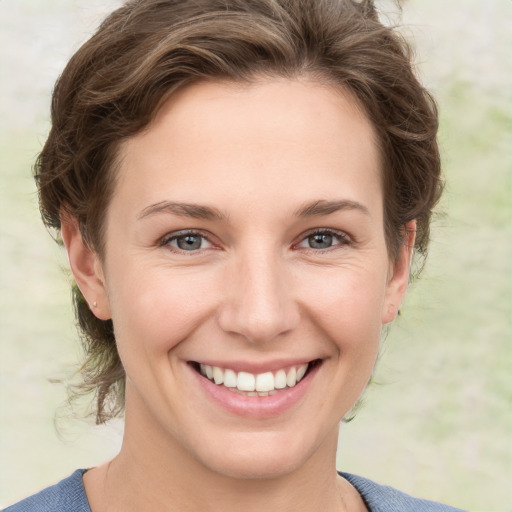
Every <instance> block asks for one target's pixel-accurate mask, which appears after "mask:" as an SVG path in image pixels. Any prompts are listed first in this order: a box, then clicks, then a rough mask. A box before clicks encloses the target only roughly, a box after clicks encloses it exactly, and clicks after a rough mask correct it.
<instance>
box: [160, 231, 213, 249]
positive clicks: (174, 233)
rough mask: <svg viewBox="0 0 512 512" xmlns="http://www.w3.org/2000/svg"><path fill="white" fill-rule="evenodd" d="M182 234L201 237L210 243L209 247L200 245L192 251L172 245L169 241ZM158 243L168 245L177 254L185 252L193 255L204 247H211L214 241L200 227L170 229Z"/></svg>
mask: <svg viewBox="0 0 512 512" xmlns="http://www.w3.org/2000/svg"><path fill="white" fill-rule="evenodd" d="M182 236H198V237H201V238H203V239H204V240H206V241H207V242H208V243H209V244H210V247H202V248H201V249H197V250H194V251H186V250H183V249H180V248H179V247H174V246H172V245H171V244H170V242H172V241H173V240H176V239H178V238H180V237H182ZM158 245H159V246H161V247H168V248H170V250H171V251H173V252H176V253H179V254H185V253H187V254H188V255H193V254H194V253H195V254H198V253H200V252H202V251H204V250H206V249H211V248H212V247H213V246H214V243H213V242H212V240H211V235H209V234H208V233H205V232H204V231H202V230H200V229H181V230H179V231H171V232H170V233H167V234H166V235H164V236H163V237H162V238H161V239H160V241H159V244H158Z"/></svg>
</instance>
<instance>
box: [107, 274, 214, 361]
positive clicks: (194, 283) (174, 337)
mask: <svg viewBox="0 0 512 512" xmlns="http://www.w3.org/2000/svg"><path fill="white" fill-rule="evenodd" d="M132 276H134V277H133V278H132V279H131V280H130V283H129V285H128V284H125V285H121V286H117V287H115V292H116V293H115V295H114V296H113V297H112V299H111V309H112V318H113V322H114V329H115V333H116V339H117V342H118V346H119V350H120V353H122V356H129V355H130V354H129V353H128V348H129V349H130V351H131V352H140V351H144V352H146V353H148V354H149V353H155V354H158V353H167V352H168V351H169V350H171V349H173V348H174V347H175V346H176V345H178V344H179V343H180V342H181V341H183V340H184V339H186V338H187V337H188V336H190V334H191V333H193V332H194V330H195V329H197V328H198V327H199V326H200V325H201V324H202V323H203V322H204V320H205V318H206V317H207V316H208V315H209V313H210V311H211V309H212V300H211V296H212V293H213V290H212V289H211V288H212V287H210V286H209V285H208V283H209V282H210V280H209V279H208V278H207V276H205V275H204V273H203V274H202V275H200V274H196V275H186V276H183V275H179V274H178V275H176V274H171V273H170V272H165V271H163V272H162V271H157V272H143V271H139V272H138V273H136V274H132ZM124 281H125V282H126V278H125V279H124Z"/></svg>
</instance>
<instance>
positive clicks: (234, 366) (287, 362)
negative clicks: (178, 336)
mask: <svg viewBox="0 0 512 512" xmlns="http://www.w3.org/2000/svg"><path fill="white" fill-rule="evenodd" d="M319 359H320V358H315V357H312V358H302V357H301V358H290V359H274V360H271V361H257V362H255V361H252V362H251V361H240V360H230V361H225V360H222V361H221V360H219V359H201V360H199V359H197V360H190V361H189V363H198V364H206V365H209V366H218V367H219V368H222V369H223V370H227V369H229V370H233V371H235V372H248V373H253V374H259V373H265V372H275V371H277V370H281V369H282V368H288V367H291V366H302V365H303V364H308V363H311V362H313V361H317V360H319Z"/></svg>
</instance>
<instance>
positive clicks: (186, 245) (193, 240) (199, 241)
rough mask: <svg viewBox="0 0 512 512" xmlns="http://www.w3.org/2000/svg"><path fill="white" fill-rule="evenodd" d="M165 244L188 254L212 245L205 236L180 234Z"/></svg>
mask: <svg viewBox="0 0 512 512" xmlns="http://www.w3.org/2000/svg"><path fill="white" fill-rule="evenodd" d="M165 244H166V245H170V246H171V247H173V248H175V249H179V250H180V251H187V252H193V251H198V250H200V249H206V248H209V247H211V245H212V244H211V243H210V242H209V241H208V239H207V238H206V237H205V236H203V235H201V234H199V233H181V234H179V233H178V234H175V235H174V236H171V237H170V238H168V239H167V241H166V242H165Z"/></svg>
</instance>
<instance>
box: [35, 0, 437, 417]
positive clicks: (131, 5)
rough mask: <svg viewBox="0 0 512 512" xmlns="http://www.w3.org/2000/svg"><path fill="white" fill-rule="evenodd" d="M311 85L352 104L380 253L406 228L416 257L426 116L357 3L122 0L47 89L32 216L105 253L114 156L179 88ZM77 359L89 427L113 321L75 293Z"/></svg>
mask: <svg viewBox="0 0 512 512" xmlns="http://www.w3.org/2000/svg"><path fill="white" fill-rule="evenodd" d="M265 75H272V76H280V77H289V78H293V77H298V76H306V75H307V76H310V77H313V78H314V79H317V80H318V81H321V82H324V83H329V84H332V85H335V86H337V87H341V88H344V89H345V90H349V91H351V93H352V94H353V95H354V96H355V97H356V98H357V99H358V101H359V103H360V105H361V106H362V108H363V109H364V111H365V112H366V115H367V116H368V118H369V119H370V120H371V122H372V124H373V126H374V129H375V132H376V134H377V138H378V141H379V144H380V146H381V147H380V149H381V153H382V157H383V183H384V201H385V206H384V208H385V211H384V218H385V233H386V240H387V245H388V250H389V252H390V254H391V255H392V256H393V255H396V254H397V251H398V248H399V247H400V245H401V244H402V243H403V233H404V226H405V224H406V223H407V222H408V221H410V220H412V219H416V221H417V234H416V242H415V245H416V247H415V248H416V252H417V253H419V254H420V255H422V256H425V255H426V251H427V246H428V241H429V222H430V217H431V213H432V209H433V207H434V205H435V204H436V202H437V201H438V199H439V196H440V194H441V189H442V186H441V179H440V160H439V150H438V146H437V141H436V134H437V124H438V120H437V110H436V106H435V103H434V101H433V99H432V97H431V96H430V94H429V93H428V92H427V91H426V90H425V89H424V88H423V87H422V86H421V84H420V83H419V82H418V80H417V78H416V77H415V75H414V73H413V70H412V66H411V54H410V49H409V47H408V45H407V44H406V43H405V42H404V40H403V39H402V37H401V36H400V34H398V33H397V32H396V31H395V30H394V29H392V28H390V27H386V26H384V25H383V24H382V23H381V22H380V21H379V19H378V14H377V12H376V10H375V7H374V5H373V2H372V1H369V0H366V1H365V0H363V1H355V0H130V1H128V2H127V3H126V4H125V5H124V6H123V7H121V8H119V9H118V10H116V11H115V12H113V13H112V14H111V15H110V16H109V17H108V18H107V19H106V20H105V21H104V22H103V23H102V25H101V26H100V27H99V29H98V31H97V32H96V33H95V34H94V35H93V36H92V37H91V38H90V39H89V41H87V42H86V43H85V44H84V45H83V46H82V47H81V48H80V49H79V50H78V51H77V52H76V53H75V55H74V56H73V57H72V58H71V60H70V62H69V63H68V65H67V66H66V68H65V70H64V72H63V73H62V75H61V76H60V78H59V80H58V81H57V84H56V87H55V90H54V93H53V101H52V128H51V131H50V134H49V136H48V140H47V141H46V144H45V146H44V148H43V150H42V152H41V154H40V155H39V158H38V160H37V162H36V165H35V176H36V180H37V183H38V187H39V194H40V207H41V214H42V217H43V220H44V222H45V224H46V225H47V226H48V227H49V228H53V229H54V230H56V232H57V233H58V232H59V229H60V218H61V215H63V214H69V215H72V216H73V217H75V218H76V219H77V221H78V223H79V226H80V230H81V233H82V235H83V237H84V240H85V241H86V243H87V244H89V245H90V247H91V248H92V249H94V250H95V251H97V252H98V254H99V255H100V256H101V255H103V254H104V243H105V240H104V237H103V229H102V228H103V219H104V216H105V212H106V209H107V207H108V204H109V200H110V197H111V195H112V193H113V191H114V185H115V164H116V154H117V149H118V148H119V145H120V143H121V142H122V141H123V140H125V139H126V138H127V137H130V136H133V135H134V134H136V133H137V132H139V131H140V130H142V129H143V128H144V127H145V126H147V125H148V123H149V122H150V121H151V120H152V118H154V116H155V113H156V111H157V110H158V108H159V106H160V105H161V104H162V103H163V102H164V101H165V99H167V98H168V97H169V95H170V94H172V93H173V92H174V91H176V90H177V89H178V88H181V87H183V86H185V85H187V84H190V83H192V82H195V81H200V80H212V79H227V80H232V81H238V82H244V81H251V80H254V79H256V78H257V77H261V76H265ZM74 301H75V310H76V316H77V320H78V325H79V328H80V330H81V333H82V340H83V344H84V348H85V352H86V357H85V362H84V364H83V367H82V376H83V382H82V385H81V386H80V391H81V392H83V391H94V392H95V393H96V420H97V422H104V421H106V420H107V419H109V418H110V417H112V416H113V415H116V414H117V413H119V412H120V411H121V410H122V409H123V400H124V396H123V389H124V378H125V374H124V370H123V367H122V364H121V361H120V359H119V356H118V353H117V349H116V341H115V336H114V329H113V325H112V321H111V320H108V321H102V320H99V319H98V318H96V317H95V316H94V315H93V314H92V312H91V311H90V309H89V307H88V305H87V303H86V302H85V300H84V299H83V297H82V296H81V294H80V291H79V290H78V288H77V287H74Z"/></svg>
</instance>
